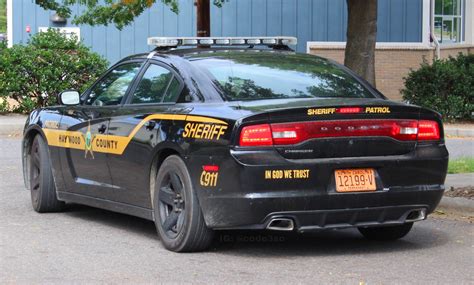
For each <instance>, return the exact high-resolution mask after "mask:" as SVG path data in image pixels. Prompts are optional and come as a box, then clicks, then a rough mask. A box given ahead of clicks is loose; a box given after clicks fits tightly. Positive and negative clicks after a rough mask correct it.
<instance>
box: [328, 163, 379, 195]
mask: <svg viewBox="0 0 474 285" xmlns="http://www.w3.org/2000/svg"><path fill="white" fill-rule="evenodd" d="M334 176H335V177H336V191H337V192H364V191H375V189H376V185H375V171H374V170H373V169H372V168H364V169H341V170H336V171H335V172H334Z"/></svg>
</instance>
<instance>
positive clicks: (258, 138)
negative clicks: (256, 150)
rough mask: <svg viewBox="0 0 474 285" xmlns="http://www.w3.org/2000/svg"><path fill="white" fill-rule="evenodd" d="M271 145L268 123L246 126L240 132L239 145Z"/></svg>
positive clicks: (270, 132)
mask: <svg viewBox="0 0 474 285" xmlns="http://www.w3.org/2000/svg"><path fill="white" fill-rule="evenodd" d="M270 145H273V141H272V131H271V129H270V125H269V124H263V125H254V126H247V127H244V128H243V129H242V131H241V132H240V146H270Z"/></svg>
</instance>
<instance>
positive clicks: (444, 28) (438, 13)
mask: <svg viewBox="0 0 474 285" xmlns="http://www.w3.org/2000/svg"><path fill="white" fill-rule="evenodd" d="M434 17H435V18H434V30H435V36H436V38H437V39H438V41H439V42H440V43H460V42H463V33H464V31H463V30H464V0H436V2H435V11H434Z"/></svg>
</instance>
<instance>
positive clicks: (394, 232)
mask: <svg viewBox="0 0 474 285" xmlns="http://www.w3.org/2000/svg"><path fill="white" fill-rule="evenodd" d="M412 227H413V223H406V224H403V225H396V226H384V227H368V228H362V227H361V228H359V232H360V233H361V234H362V235H363V236H364V237H365V238H367V239H370V240H377V241H391V240H397V239H400V238H402V237H404V236H406V235H407V234H408V233H409V232H410V230H411V228H412Z"/></svg>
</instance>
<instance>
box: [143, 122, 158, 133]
mask: <svg viewBox="0 0 474 285" xmlns="http://www.w3.org/2000/svg"><path fill="white" fill-rule="evenodd" d="M155 126H156V123H155V121H148V122H146V123H145V128H146V129H147V130H149V131H152V130H153V129H154V128H155Z"/></svg>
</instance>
